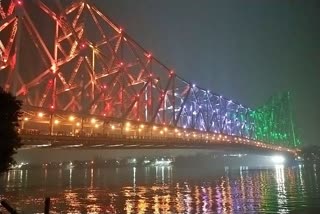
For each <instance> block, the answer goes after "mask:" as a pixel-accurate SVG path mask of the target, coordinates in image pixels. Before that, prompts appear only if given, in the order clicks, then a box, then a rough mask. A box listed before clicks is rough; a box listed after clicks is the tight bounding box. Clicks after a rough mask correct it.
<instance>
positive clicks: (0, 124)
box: [0, 87, 22, 174]
mask: <svg viewBox="0 0 320 214" xmlns="http://www.w3.org/2000/svg"><path fill="white" fill-rule="evenodd" d="M21 106H22V102H21V101H20V100H17V99H16V97H14V96H12V95H11V94H10V93H7V92H5V91H4V90H3V89H2V88H1V87H0V174H1V173H3V172H5V171H7V170H8V168H9V167H10V164H14V163H15V162H14V159H13V155H14V154H15V153H16V151H17V149H18V148H19V147H21V145H22V144H21V139H20V137H19V134H18V127H19V117H20V116H21V114H22V113H21Z"/></svg>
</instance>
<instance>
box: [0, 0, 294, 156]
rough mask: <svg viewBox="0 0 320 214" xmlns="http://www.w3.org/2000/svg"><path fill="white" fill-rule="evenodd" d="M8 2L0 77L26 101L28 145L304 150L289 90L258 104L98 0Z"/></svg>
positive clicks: (1, 11)
mask: <svg viewBox="0 0 320 214" xmlns="http://www.w3.org/2000/svg"><path fill="white" fill-rule="evenodd" d="M0 2H1V1H0ZM66 2H69V4H68V5H67V3H66ZM0 5H1V7H0V17H1V18H0V32H1V34H0V52H1V55H0V57H1V61H0V85H1V86H2V87H3V88H4V89H5V90H6V91H10V92H12V93H13V94H15V95H16V96H17V97H18V98H19V99H21V100H22V101H23V102H24V106H23V111H24V115H23V118H21V129H20V133H21V136H22V139H23V142H24V146H25V148H39V147H41V148H43V147H47V148H54V147H60V148H64V147H65V148H69V147H77V148H100V149H103V148H104V149H108V148H218V147H221V148H231V149H232V148H239V149H245V150H248V149H253V150H257V151H262V150H269V151H270V150H271V151H281V152H289V153H295V151H296V149H297V147H298V146H299V144H300V142H299V140H298V138H297V137H296V133H295V127H294V122H293V115H292V109H291V105H290V95H289V93H284V94H279V95H276V96H274V97H272V98H271V99H270V100H269V101H268V102H267V103H266V104H265V105H263V106H260V107H258V108H254V109H251V108H248V107H246V106H245V105H242V104H240V103H238V102H235V101H233V100H231V99H228V98H226V97H223V96H221V95H219V94H216V93H214V92H212V91H210V90H208V89H204V88H201V87H200V86H199V85H195V84H194V83H192V82H190V81H187V80H185V79H183V78H182V77H181V76H179V74H178V73H179V72H178V71H177V72H176V71H174V70H171V69H170V68H168V67H167V66H166V65H164V64H163V63H161V61H160V60H158V59H157V58H156V57H155V56H153V55H152V53H151V52H149V51H147V50H145V49H143V47H141V46H140V45H139V44H138V43H137V42H135V40H134V39H132V38H131V37H130V36H129V35H128V34H127V33H126V32H125V31H124V30H123V29H122V28H121V27H119V26H118V25H117V24H115V23H114V22H113V21H112V20H111V19H110V18H109V17H108V16H107V15H105V13H104V12H102V11H101V10H100V9H99V8H97V7H96V6H95V5H94V4H93V3H92V2H91V1H88V0H75V1H63V3H61V2H59V1H58V0H57V1H51V0H34V1H29V0H24V1H23V0H8V1H2V2H1V4H0Z"/></svg>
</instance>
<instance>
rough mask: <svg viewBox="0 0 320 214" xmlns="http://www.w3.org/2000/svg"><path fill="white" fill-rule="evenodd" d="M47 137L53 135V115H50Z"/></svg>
mask: <svg viewBox="0 0 320 214" xmlns="http://www.w3.org/2000/svg"><path fill="white" fill-rule="evenodd" d="M49 135H53V114H52V113H51V114H50V122H49Z"/></svg>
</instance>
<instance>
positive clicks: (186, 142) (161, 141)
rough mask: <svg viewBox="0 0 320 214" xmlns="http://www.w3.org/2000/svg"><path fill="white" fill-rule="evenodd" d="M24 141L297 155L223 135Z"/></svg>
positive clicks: (25, 137)
mask: <svg viewBox="0 0 320 214" xmlns="http://www.w3.org/2000/svg"><path fill="white" fill-rule="evenodd" d="M219 136H220V137H219ZM21 138H22V142H23V144H24V146H23V149H36V148H38V149H39V148H47V149H49V148H51V149H53V148H60V149H67V148H69V149H72V148H73V149H210V150H224V151H239V152H246V153H250V152H251V153H252V152H253V153H270V152H271V153H285V154H288V155H295V154H296V152H297V150H295V149H289V148H283V147H279V146H275V145H270V144H266V143H263V142H256V141H253V140H249V139H243V138H238V137H234V136H232V137H228V136H222V135H218V137H217V138H215V139H212V138H211V139H209V138H208V137H201V138H186V137H179V136H167V137H165V136H162V137H161V136H134V135H133V136H129V135H118V134H112V135H93V136H68V135H44V134H38V135H37V134H21ZM230 138H232V140H230Z"/></svg>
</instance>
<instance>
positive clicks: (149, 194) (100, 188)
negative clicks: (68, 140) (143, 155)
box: [0, 165, 320, 214]
mask: <svg viewBox="0 0 320 214" xmlns="http://www.w3.org/2000/svg"><path fill="white" fill-rule="evenodd" d="M319 170H320V169H319V168H317V166H316V165H311V166H308V167H307V166H303V165H298V166H291V167H284V166H280V165H278V166H274V167H270V168H267V169H246V168H240V169H232V170H230V169H228V168H222V169H220V170H217V169H210V168H202V167H189V168H188V167H184V168H183V167H176V166H169V167H168V166H166V167H124V168H81V169H76V168H74V169H28V170H27V169H25V170H11V171H9V172H8V173H6V174H4V175H3V176H2V177H1V178H0V197H1V198H2V199H3V198H5V199H6V200H7V201H9V202H10V204H12V205H13V206H14V207H16V208H17V209H18V210H20V211H21V212H22V213H41V212H43V204H44V203H43V200H44V198H45V197H47V196H49V197H51V213H141V214H142V213H307V212H308V211H309V212H310V213H313V212H315V211H316V210H317V209H320V204H319V202H320V190H319V185H320V182H319V176H320V174H319ZM1 211H3V208H2V210H1V208H0V212H1ZM315 213H316V212H315Z"/></svg>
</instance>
